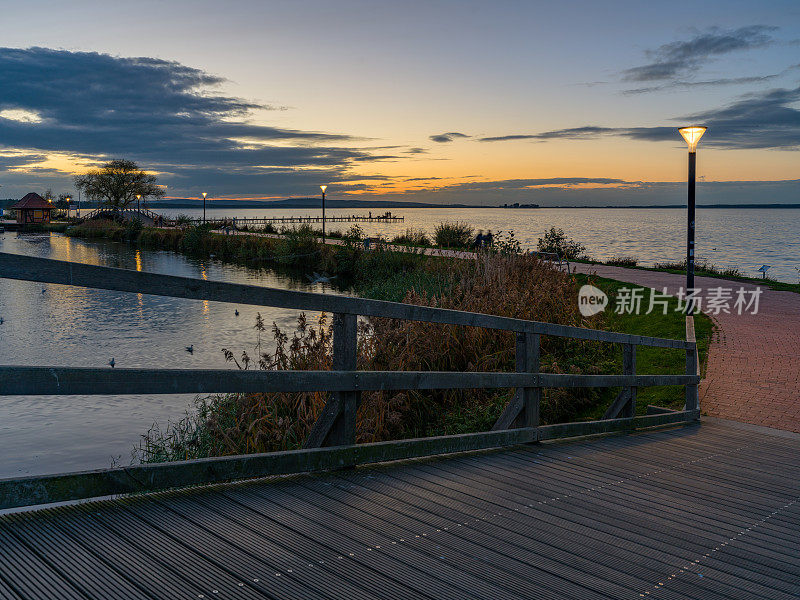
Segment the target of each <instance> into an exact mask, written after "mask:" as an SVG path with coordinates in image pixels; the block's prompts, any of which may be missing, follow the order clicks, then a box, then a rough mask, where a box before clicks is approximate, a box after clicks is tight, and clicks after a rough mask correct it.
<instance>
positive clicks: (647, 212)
mask: <svg viewBox="0 0 800 600" xmlns="http://www.w3.org/2000/svg"><path fill="white" fill-rule="evenodd" d="M210 204H211V203H210ZM164 212H165V213H169V214H173V215H175V214H180V213H184V214H189V215H192V216H198V217H199V216H202V210H188V209H165V210H164ZM368 212H369V211H368V210H364V209H330V210H326V215H330V216H334V215H336V216H339V215H345V214H359V215H366V214H367V213H368ZM383 212H385V210H384V209H374V210H373V211H372V214H373V215H377V214H379V213H381V214H382V213H383ZM393 213H394V214H397V215H402V216H404V217H405V222H401V223H360V224H359V226H360V227H362V228H363V229H364V230H365V231H366V232H367V233H368V234H371V235H374V234H381V235H383V236H386V237H389V238H391V237H392V236H394V235H397V234H398V233H402V232H404V231H405V230H406V228H408V227H414V228H418V229H424V230H425V231H428V232H432V231H433V228H434V227H435V226H436V224H437V223H440V222H441V221H455V220H458V221H465V222H467V223H469V224H471V225H473V226H474V227H476V228H482V229H484V230H486V229H491V230H492V231H494V232H497V231H508V230H509V229H513V230H514V232H515V234H516V237H517V239H519V241H520V242H521V244H522V246H523V248H535V247H536V241H537V240H538V239H539V238H540V237H541V236H542V234H543V232H544V231H545V230H546V229H549V228H550V227H551V226H555V227H560V228H561V229H563V230H564V231H565V232H567V234H568V235H569V236H570V237H572V238H574V239H575V240H577V241H579V242H581V243H582V244H584V245H585V246H586V252H587V253H588V254H589V255H590V256H593V257H595V258H599V259H603V260H605V259H608V258H611V257H614V256H634V257H636V258H638V259H639V260H640V263H641V264H642V265H646V266H647V265H652V264H653V263H655V262H663V261H665V260H682V259H683V258H684V257H685V255H686V211H685V210H681V209H668V208H663V209H661V208H648V209H621V208H617V209H602V208H580V209H575V208H537V209H499V208H474V209H473V208H470V209H463V208H460V209H446V208H398V209H395V210H394V211H393ZM319 214H320V211H312V210H310V209H297V210H269V209H244V210H233V209H208V211H207V215H208V216H209V217H223V216H228V217H265V216H291V215H302V216H307V215H313V216H317V215H319ZM348 227H349V225H348V224H347V223H330V224H329V228H330V229H339V230H342V231H344V230H346V229H347V228H348ZM697 256H698V258H700V259H702V258H707V259H708V260H709V261H710V262H712V263H714V264H716V265H718V266H723V267H735V268H738V269H739V270H740V271H741V272H742V274H743V275H748V276H751V277H757V276H759V273H757V272H756V269H758V268H759V267H760V266H761V265H763V264H767V265H771V266H772V269H771V270H770V271H769V275H770V276H771V277H774V278H775V279H778V280H780V281H787V282H791V283H797V281H798V272H797V271H796V270H795V267H800V209H749V208H747V209H699V210H698V211H697Z"/></svg>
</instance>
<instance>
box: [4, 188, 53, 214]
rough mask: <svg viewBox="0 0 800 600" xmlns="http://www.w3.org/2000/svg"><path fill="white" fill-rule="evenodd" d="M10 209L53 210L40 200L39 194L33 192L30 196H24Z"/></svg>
mask: <svg viewBox="0 0 800 600" xmlns="http://www.w3.org/2000/svg"><path fill="white" fill-rule="evenodd" d="M11 208H12V209H16V210H19V209H22V208H28V209H42V208H53V205H52V204H51V203H50V202H48V201H47V200H45V199H44V198H42V197H41V196H40V195H39V194H37V193H35V192H31V193H30V194H26V195H25V197H24V198H22V200H20V201H19V202H17V203H16V204H14V205H12V206H11Z"/></svg>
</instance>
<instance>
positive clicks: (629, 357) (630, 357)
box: [622, 344, 636, 417]
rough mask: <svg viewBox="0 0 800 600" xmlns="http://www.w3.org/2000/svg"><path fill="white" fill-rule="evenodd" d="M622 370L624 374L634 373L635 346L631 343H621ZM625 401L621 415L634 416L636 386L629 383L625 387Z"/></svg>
mask: <svg viewBox="0 0 800 600" xmlns="http://www.w3.org/2000/svg"><path fill="white" fill-rule="evenodd" d="M622 372H623V373H624V374H625V375H635V374H636V346H634V345H633V344H623V346H622ZM625 396H626V397H627V402H626V403H625V407H624V408H623V411H622V416H623V417H635V416H636V386H635V385H630V386H627V387H626V388H625Z"/></svg>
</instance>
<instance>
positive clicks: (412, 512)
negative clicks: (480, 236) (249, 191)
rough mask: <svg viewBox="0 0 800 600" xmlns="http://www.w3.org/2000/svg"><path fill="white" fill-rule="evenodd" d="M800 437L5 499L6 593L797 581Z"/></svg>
mask: <svg viewBox="0 0 800 600" xmlns="http://www.w3.org/2000/svg"><path fill="white" fill-rule="evenodd" d="M799 498H800V441H799V439H798V438H786V437H777V436H773V435H768V434H765V433H763V432H756V431H746V430H742V429H739V428H734V427H732V426H730V425H727V424H720V423H704V424H703V425H701V426H685V427H680V428H675V429H670V430H661V431H649V432H644V433H638V434H629V435H625V436H615V437H606V438H602V439H594V440H586V441H581V442H572V443H564V442H562V443H543V444H539V445H532V446H516V447H511V448H506V449H505V450H497V451H489V452H481V453H467V454H456V455H448V456H446V457H441V458H438V459H417V460H414V461H405V462H400V463H389V464H383V465H378V466H370V467H359V468H357V469H355V470H345V471H337V472H331V473H325V474H321V475H300V476H293V477H282V478H272V479H262V480H258V481H255V482H247V483H239V484H230V485H217V486H213V487H203V488H195V489H192V490H187V491H180V492H165V493H158V494H150V495H142V496H137V497H132V498H128V499H121V500H110V501H100V502H92V503H87V504H83V505H78V506H71V507H65V508H57V509H46V510H40V511H37V512H30V513H22V514H15V515H6V516H4V517H0V598H2V599H3V600H7V599H14V600H18V599H20V598H26V599H27V598H30V599H36V600H40V599H58V600H61V599H69V598H74V599H78V598H80V599H86V598H114V599H118V598H163V599H165V600H166V599H169V600H172V599H176V598H187V599H189V598H253V599H255V598H292V599H316V598H319V599H340V600H353V599H362V598H363V599H367V598H372V599H396V600H400V599H405V598H428V599H437V600H438V599H445V598H453V599H458V600H462V599H465V598H481V599H485V600H498V599H543V600H544V599H554V598H570V599H574V600H590V599H593V598H604V599H623V598H643V597H644V598H650V597H652V598H663V599H665V600H666V599H676V600H677V599H689V598H696V599H702V600H724V599H733V598H768V599H770V600H782V599H787V600H788V599H790V598H797V597H798V596H800V535H798V534H799V533H800V531H799V529H798V528H800V503H798V499H799Z"/></svg>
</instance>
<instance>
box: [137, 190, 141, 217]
mask: <svg viewBox="0 0 800 600" xmlns="http://www.w3.org/2000/svg"><path fill="white" fill-rule="evenodd" d="M141 199H142V195H141V194H136V212H137V213H139V214H142V210H141V208H139V201H140V200H141Z"/></svg>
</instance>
